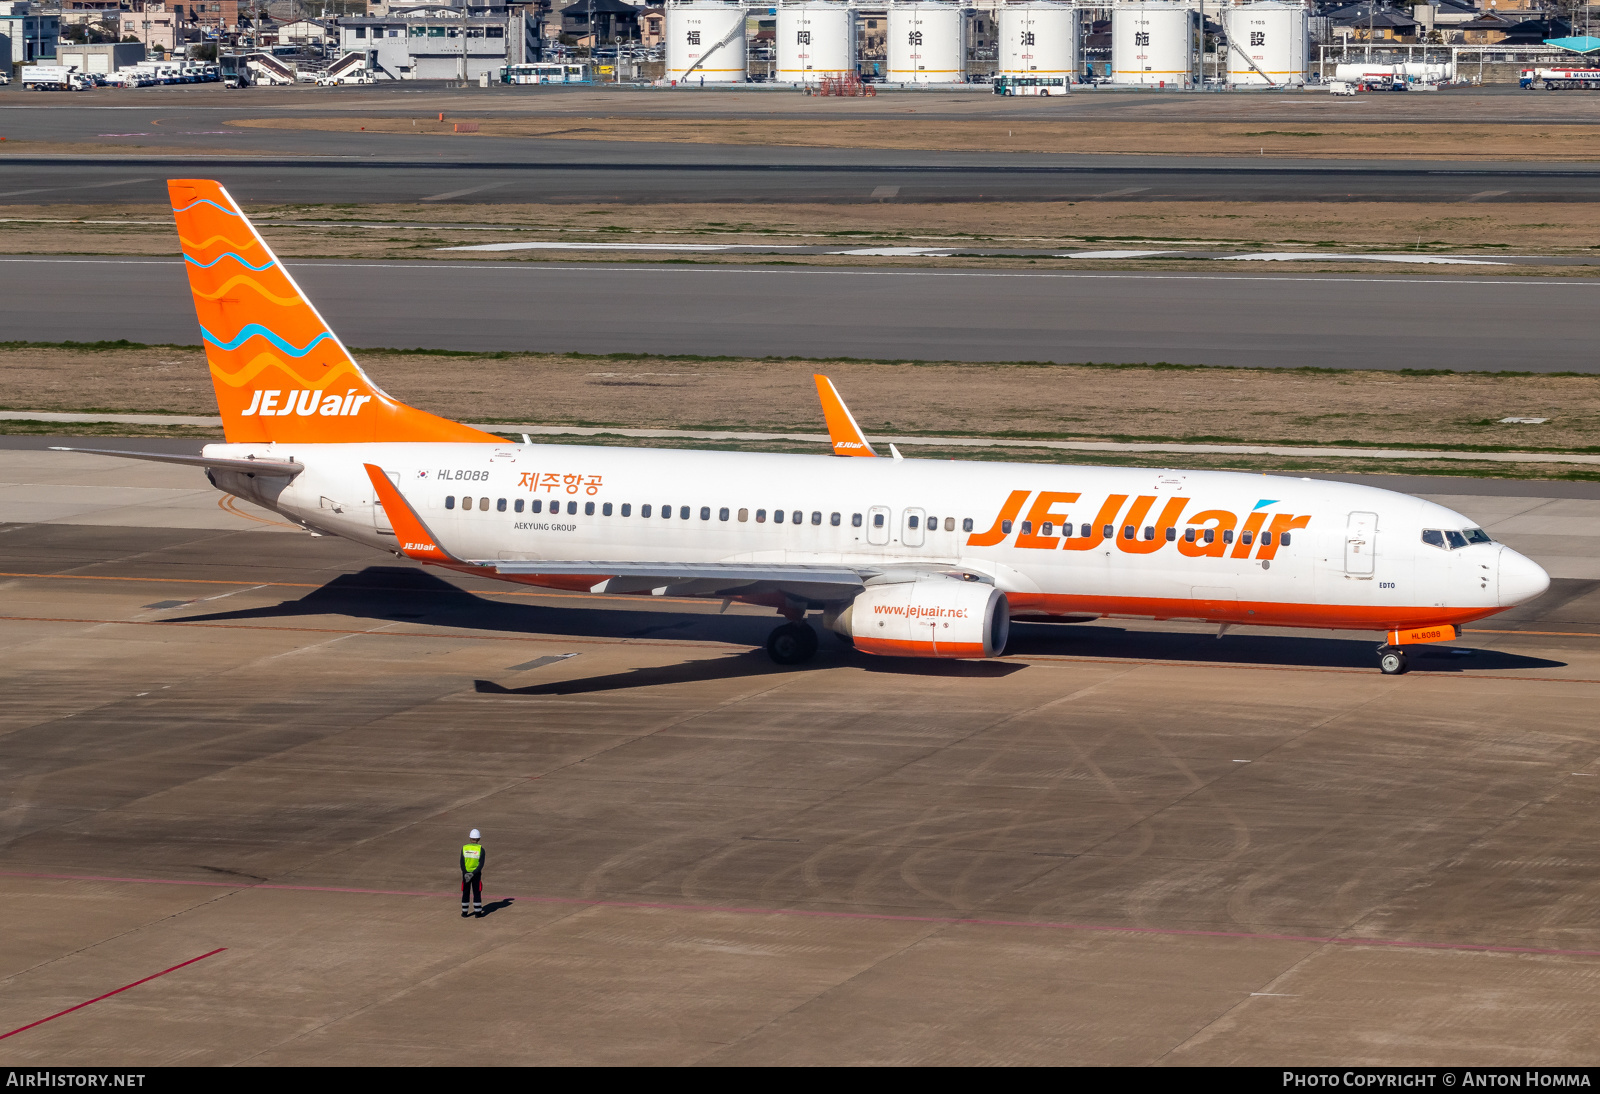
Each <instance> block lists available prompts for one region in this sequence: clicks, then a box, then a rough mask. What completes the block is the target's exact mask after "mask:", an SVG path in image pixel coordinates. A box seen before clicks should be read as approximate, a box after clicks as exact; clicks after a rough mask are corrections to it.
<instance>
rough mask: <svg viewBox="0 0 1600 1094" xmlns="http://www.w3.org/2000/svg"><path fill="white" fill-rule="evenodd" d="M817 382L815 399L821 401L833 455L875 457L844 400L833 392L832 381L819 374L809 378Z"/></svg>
mask: <svg viewBox="0 0 1600 1094" xmlns="http://www.w3.org/2000/svg"><path fill="white" fill-rule="evenodd" d="M811 378H812V379H813V380H815V381H816V382H817V397H818V398H820V399H821V400H822V416H823V418H824V419H826V420H827V423H828V437H829V439H830V440H832V441H833V454H834V455H835V456H876V455H877V453H876V452H874V451H873V450H872V445H870V444H868V443H867V438H866V435H865V434H864V433H862V432H861V427H860V426H858V425H856V420H855V418H854V416H852V415H851V413H850V408H849V407H847V406H845V405H844V400H843V399H841V398H839V393H838V392H837V391H835V390H834V387H833V381H832V380H830V379H828V378H827V377H826V376H824V375H822V374H821V373H816V374H814V375H813V376H812V377H811Z"/></svg>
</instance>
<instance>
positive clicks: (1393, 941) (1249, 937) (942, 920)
mask: <svg viewBox="0 0 1600 1094" xmlns="http://www.w3.org/2000/svg"><path fill="white" fill-rule="evenodd" d="M0 877H28V878H41V879H45V880H48V881H114V882H122V883H124V884H129V885H188V886H197V887H201V888H207V889H238V890H240V891H245V890H254V889H269V890H279V891H283V892H292V893H357V894H361V895H364V896H425V897H439V898H443V897H453V896H455V895H456V893H455V890H448V891H447V890H443V889H441V890H437V891H430V890H425V889H355V888H348V887H345V886H335V885H275V884H270V883H265V882H262V883H258V884H253V885H252V884H242V883H239V882H230V881H184V880H182V879H178V878H158V877H108V876H104V875H97V874H35V873H24V872H21V871H15V870H0ZM491 900H513V901H521V902H523V903H527V904H566V905H573V906H575V907H582V908H639V909H643V910H646V911H663V912H719V913H722V914H724V915H785V916H800V917H803V918H807V919H855V920H880V921H884V922H889V923H929V924H933V925H935V926H952V927H1024V928H1028V929H1031V930H1051V931H1083V932H1088V933H1094V934H1145V935H1161V936H1166V937H1180V938H1237V939H1242V940H1245V941H1251V942H1313V943H1316V944H1318V945H1326V946H1389V947H1395V948H1399V949H1413V950H1461V951H1467V952H1471V953H1527V954H1541V955H1544V956H1549V957H1600V950H1563V949H1555V948H1550V947H1542V946H1497V945H1493V944H1489V943H1478V942H1418V941H1410V940H1406V939H1398V938H1353V937H1350V936H1347V935H1307V934H1273V933H1270V932H1264V931H1205V930H1198V929H1195V928H1189V927H1119V926H1116V925H1112V924H1102V923H1052V922H1049V921H1048V920H1036V919H1034V920H1030V919H979V918H975V917H970V916H939V915H893V914H890V913H888V912H830V911H823V910H814V909H808V908H749V907H742V906H737V905H722V904H671V903H666V902H661V901H644V900H589V899H585V898H583V897H566V896H512V895H510V894H507V893H495V894H492V895H489V894H486V895H485V896H484V902H485V903H488V902H489V901H491ZM205 956H207V957H209V956H210V954H207V955H205ZM195 960H199V958H196V959H195ZM168 971H171V970H168ZM157 975H160V974H157ZM141 983H142V981H141ZM118 990H119V991H120V990H122V989H120V988H119V989H118ZM91 1002H92V1000H91ZM63 1013H65V1012H63Z"/></svg>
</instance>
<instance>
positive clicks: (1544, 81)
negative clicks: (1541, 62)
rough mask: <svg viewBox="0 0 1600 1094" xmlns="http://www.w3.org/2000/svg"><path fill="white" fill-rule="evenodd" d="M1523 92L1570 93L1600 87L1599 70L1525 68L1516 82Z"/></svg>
mask: <svg viewBox="0 0 1600 1094" xmlns="http://www.w3.org/2000/svg"><path fill="white" fill-rule="evenodd" d="M1517 82H1518V83H1519V84H1520V85H1521V87H1522V89H1523V90H1524V91H1527V90H1529V89H1530V88H1531V89H1539V90H1549V91H1570V90H1572V89H1574V88H1581V87H1588V88H1596V87H1600V68H1525V69H1523V70H1522V78H1521V79H1520V80H1518V81H1517Z"/></svg>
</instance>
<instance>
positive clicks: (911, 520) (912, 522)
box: [906, 517, 1028, 528]
mask: <svg viewBox="0 0 1600 1094" xmlns="http://www.w3.org/2000/svg"><path fill="white" fill-rule="evenodd" d="M916 526H917V518H916V517H907V518H906V527H907V528H915V527H916ZM1022 526H1023V527H1024V528H1026V527H1027V526H1028V522H1027V521H1023V522H1022Z"/></svg>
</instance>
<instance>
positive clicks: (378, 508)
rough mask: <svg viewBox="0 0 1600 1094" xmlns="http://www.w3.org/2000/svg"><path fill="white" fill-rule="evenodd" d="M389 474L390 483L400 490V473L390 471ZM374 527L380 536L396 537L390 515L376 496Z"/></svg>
mask: <svg viewBox="0 0 1600 1094" xmlns="http://www.w3.org/2000/svg"><path fill="white" fill-rule="evenodd" d="M387 474H388V476H389V481H390V482H392V483H394V485H395V488H396V489H399V487H400V472H398V471H390V472H387ZM372 527H373V528H375V529H377V531H378V534H379V535H384V536H392V535H394V528H393V527H392V526H391V525H390V523H389V513H388V511H387V510H386V509H384V507H383V502H382V501H381V500H379V499H378V497H377V495H376V494H374V495H373V498H372Z"/></svg>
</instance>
